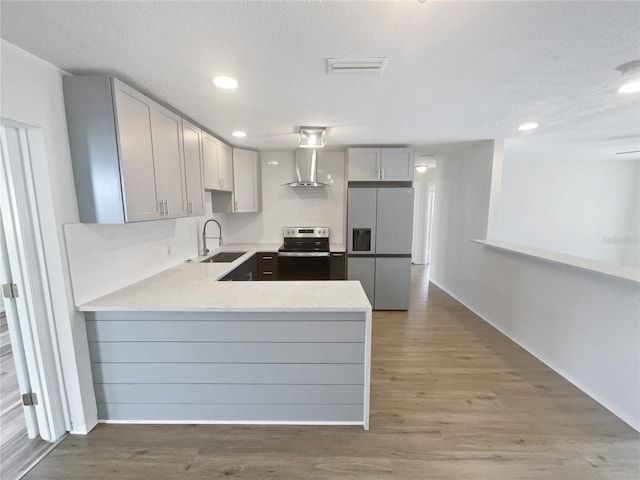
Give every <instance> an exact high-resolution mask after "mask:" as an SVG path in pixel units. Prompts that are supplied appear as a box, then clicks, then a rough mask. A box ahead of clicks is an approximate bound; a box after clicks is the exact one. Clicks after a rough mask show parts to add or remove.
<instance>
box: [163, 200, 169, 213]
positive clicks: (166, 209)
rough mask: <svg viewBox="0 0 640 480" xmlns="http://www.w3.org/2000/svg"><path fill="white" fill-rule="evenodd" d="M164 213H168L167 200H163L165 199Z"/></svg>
mask: <svg viewBox="0 0 640 480" xmlns="http://www.w3.org/2000/svg"><path fill="white" fill-rule="evenodd" d="M164 214H165V215H166V216H168V215H169V200H165V201H164Z"/></svg>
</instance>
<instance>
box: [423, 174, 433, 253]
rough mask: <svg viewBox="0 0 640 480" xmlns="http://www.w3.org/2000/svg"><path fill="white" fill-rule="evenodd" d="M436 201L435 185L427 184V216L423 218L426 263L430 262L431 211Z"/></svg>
mask: <svg viewBox="0 0 640 480" xmlns="http://www.w3.org/2000/svg"><path fill="white" fill-rule="evenodd" d="M435 201H436V186H435V185H434V184H429V185H428V189H427V218H426V220H425V230H426V233H425V237H426V241H425V247H424V249H425V253H424V256H425V262H426V263H427V264H430V263H431V246H432V245H433V244H432V238H433V211H434V206H435Z"/></svg>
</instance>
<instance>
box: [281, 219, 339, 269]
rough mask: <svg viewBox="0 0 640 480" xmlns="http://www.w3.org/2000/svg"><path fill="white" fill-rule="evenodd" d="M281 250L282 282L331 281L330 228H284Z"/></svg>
mask: <svg viewBox="0 0 640 480" xmlns="http://www.w3.org/2000/svg"><path fill="white" fill-rule="evenodd" d="M283 234H284V235H283V236H284V243H283V244H282V247H280V249H279V250H278V270H279V276H280V280H329V279H330V275H331V268H330V265H331V262H330V257H331V254H330V252H329V227H285V228H284V231H283Z"/></svg>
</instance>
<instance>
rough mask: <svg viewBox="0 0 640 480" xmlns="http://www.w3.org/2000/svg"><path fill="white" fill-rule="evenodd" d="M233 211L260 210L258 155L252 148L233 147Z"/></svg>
mask: <svg viewBox="0 0 640 480" xmlns="http://www.w3.org/2000/svg"><path fill="white" fill-rule="evenodd" d="M233 195H234V202H233V212H235V213H245V212H260V211H261V209H262V198H261V197H262V191H261V179H260V155H259V154H258V152H254V151H252V150H244V149H242V148H234V149H233Z"/></svg>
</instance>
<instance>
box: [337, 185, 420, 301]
mask: <svg viewBox="0 0 640 480" xmlns="http://www.w3.org/2000/svg"><path fill="white" fill-rule="evenodd" d="M412 230H413V188H410V187H350V188H349V189H348V196H347V237H348V238H347V255H348V258H347V277H348V279H349V280H359V281H360V282H361V283H362V286H363V288H364V291H365V292H366V294H367V296H368V297H369V301H370V302H371V305H373V308H374V309H376V310H407V309H408V308H409V293H410V289H411V239H412Z"/></svg>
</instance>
